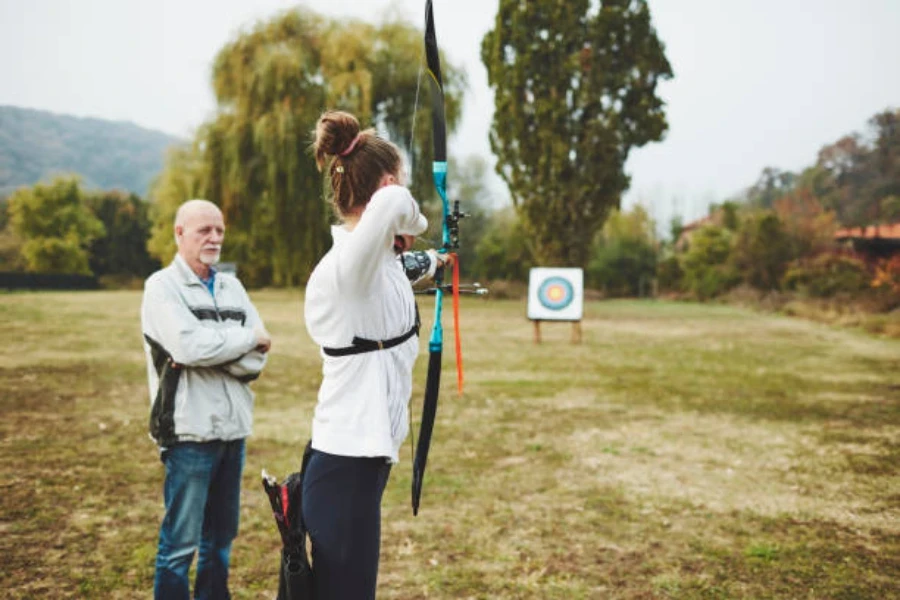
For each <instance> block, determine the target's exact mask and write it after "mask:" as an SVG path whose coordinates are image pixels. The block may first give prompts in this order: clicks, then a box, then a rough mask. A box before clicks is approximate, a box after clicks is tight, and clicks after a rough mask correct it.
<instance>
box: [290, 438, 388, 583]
mask: <svg viewBox="0 0 900 600" xmlns="http://www.w3.org/2000/svg"><path fill="white" fill-rule="evenodd" d="M390 473H391V465H390V463H389V462H388V461H387V459H386V458H385V457H379V458H368V457H351V456H336V455H334V454H327V453H325V452H320V451H318V450H313V452H312V456H311V457H310V459H309V464H308V465H307V466H306V471H305V472H304V475H303V521H304V523H305V524H306V528H307V529H308V530H309V536H310V539H311V540H312V563H313V581H314V586H315V598H316V600H369V599H372V600H374V598H375V587H376V583H377V579H378V557H379V554H380V545H381V496H382V494H383V493H384V488H385V485H386V484H387V480H388V476H389V475H390Z"/></svg>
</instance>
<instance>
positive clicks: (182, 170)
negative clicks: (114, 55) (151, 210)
mask: <svg viewBox="0 0 900 600" xmlns="http://www.w3.org/2000/svg"><path fill="white" fill-rule="evenodd" d="M421 46H422V34H421V32H420V31H418V30H416V29H415V28H414V27H412V26H410V25H409V24H405V23H399V22H392V23H387V24H384V25H382V26H380V27H376V26H374V25H370V24H367V23H363V22H360V21H354V20H349V21H348V20H346V19H341V20H339V21H338V20H327V19H325V18H323V17H321V16H319V15H317V14H315V13H313V12H310V11H309V10H306V9H297V10H293V11H290V12H286V13H283V14H281V15H279V16H277V17H275V18H273V19H272V20H270V21H267V22H261V23H258V24H257V25H256V26H255V27H254V28H253V29H252V30H250V31H247V32H244V33H242V34H240V35H239V36H238V37H237V38H236V39H234V40H233V41H231V42H230V43H228V44H227V45H226V46H225V47H224V48H222V50H220V52H219V53H218V55H217V57H216V60H215V63H214V66H213V78H212V80H213V91H214V93H215V96H216V100H217V104H218V109H217V114H216V116H215V117H214V118H213V119H212V120H211V121H210V122H208V123H206V124H204V125H203V126H202V127H201V128H200V129H199V130H198V134H197V139H196V140H195V142H194V145H193V147H192V148H189V149H188V148H186V149H183V150H182V151H181V154H179V155H175V156H174V157H170V163H169V165H168V166H167V170H168V171H172V174H171V175H168V174H166V173H164V174H163V176H162V177H161V178H160V180H159V182H158V185H157V187H156V188H155V189H154V198H155V199H156V200H157V202H159V203H160V205H161V206H160V208H159V210H158V214H159V215H163V214H165V215H166V216H169V215H171V214H173V211H174V207H175V206H177V204H179V203H180V202H181V201H183V200H185V199H187V198H186V197H185V195H184V193H183V192H186V191H187V190H188V189H190V190H191V191H192V192H194V191H196V192H197V193H196V195H200V196H203V197H206V198H208V199H209V200H211V201H213V202H215V203H216V204H218V205H219V206H220V207H221V208H222V211H223V213H224V215H225V220H226V224H227V227H228V233H227V236H226V240H227V241H226V247H225V258H226V259H228V260H234V261H236V262H238V263H239V268H240V270H241V274H242V277H243V278H245V279H247V281H248V283H250V284H253V285H262V284H275V285H295V284H298V283H303V282H305V280H306V278H307V276H308V275H309V272H310V270H311V269H312V266H313V265H314V264H315V262H316V261H317V260H318V258H319V257H321V255H322V254H323V253H324V252H325V250H326V249H327V247H328V246H329V245H330V236H329V235H328V227H327V226H328V223H329V221H330V219H331V208H330V207H329V206H328V205H327V203H326V202H324V200H323V185H322V180H321V175H320V174H319V173H318V171H317V170H316V167H315V162H314V160H313V158H312V155H311V153H310V144H311V142H312V131H313V130H314V128H315V123H316V120H317V119H318V117H319V115H320V114H321V113H322V112H323V111H324V110H326V109H330V108H337V109H343V110H348V111H350V112H352V113H354V114H355V115H357V116H358V117H359V119H360V121H361V123H362V125H363V126H364V127H366V126H371V125H375V126H377V127H378V128H379V129H381V130H383V131H385V132H386V133H387V134H389V135H390V136H391V137H392V138H393V139H394V141H395V142H397V143H398V145H401V146H403V147H410V148H411V151H410V153H411V154H413V155H415V154H416V153H419V152H421V148H424V147H426V146H427V143H426V142H427V141H428V140H427V139H426V138H425V137H424V136H423V135H417V136H416V140H414V141H410V140H408V139H403V137H402V135H401V133H402V132H404V131H406V132H409V131H412V118H413V113H414V110H413V106H414V103H415V95H416V77H417V72H418V60H419V56H420V55H421V49H420V48H421ZM449 96H450V98H451V103H452V104H453V105H454V107H455V106H458V99H457V96H458V92H454V91H452V89H451V92H450V94H449ZM398 106H399V107H403V108H404V109H407V108H408V113H405V112H398V111H397V110H396V107H398ZM424 112H426V113H427V107H426V110H425V111H424ZM457 113H458V111H451V114H450V117H449V120H450V125H451V126H452V125H454V124H455V122H456V117H457ZM420 118H429V117H428V116H427V114H426V115H421V116H420ZM407 136H408V134H407ZM410 144H411V146H410ZM429 152H430V151H429ZM428 168H429V169H430V164H429V165H428ZM416 169H417V170H418V169H419V167H418V165H416ZM179 188H181V189H179ZM157 230H158V233H157V234H156V235H155V237H154V244H155V245H156V246H160V245H163V244H164V243H163V242H162V240H164V239H165V238H166V236H168V237H171V233H170V232H171V220H164V219H163V218H162V216H160V220H159V221H158V225H157ZM167 243H168V242H165V244H167ZM167 248H168V249H169V250H171V246H168V247H167Z"/></svg>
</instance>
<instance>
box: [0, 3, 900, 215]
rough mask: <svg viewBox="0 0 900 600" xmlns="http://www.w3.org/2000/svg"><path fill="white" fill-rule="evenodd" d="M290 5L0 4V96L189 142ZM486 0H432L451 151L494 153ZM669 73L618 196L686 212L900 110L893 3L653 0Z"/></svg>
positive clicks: (899, 41)
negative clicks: (463, 90) (659, 134)
mask: <svg viewBox="0 0 900 600" xmlns="http://www.w3.org/2000/svg"><path fill="white" fill-rule="evenodd" d="M303 3H305V4H306V5H307V6H309V7H311V8H313V9H314V10H317V11H319V12H321V13H323V14H327V15H332V16H341V15H344V16H352V17H357V18H361V19H365V20H369V21H376V20H378V19H380V18H381V17H382V15H384V14H385V13H386V12H387V11H388V10H394V11H396V12H397V13H398V14H400V15H401V16H404V17H406V18H408V20H410V21H411V22H413V23H415V24H417V25H418V24H420V23H421V22H422V21H423V12H424V4H425V2H424V0H305V2H303ZM297 4H298V2H289V1H280V0H152V1H150V0H143V1H142V0H0V104H11V105H15V106H23V107H30V108H39V109H45V110H50V111H53V112H58V113H67V114H73V115H78V116H93V117H100V118H106V119H115V120H127V121H132V122H134V123H137V124H138V125H141V126H144V127H148V128H152V129H159V130H162V131H165V132H167V133H170V134H174V135H178V136H182V137H189V136H190V135H191V134H192V131H193V130H194V128H196V127H197V126H198V125H199V124H200V123H202V122H203V121H204V120H206V119H207V118H209V116H210V115H211V114H212V111H213V109H214V101H213V97H212V93H211V91H210V86H209V74H210V66H211V62H212V59H213V57H214V56H215V54H216V52H217V51H218V50H219V49H220V48H221V47H222V46H223V45H224V44H225V43H226V42H227V41H229V40H230V39H232V38H233V37H234V36H235V35H236V33H237V32H238V31H239V30H240V29H241V28H249V27H250V26H252V24H253V23H254V22H255V21H257V20H259V19H265V18H268V17H270V16H272V15H273V14H275V13H277V12H278V11H280V10H284V9H286V8H290V7H292V6H296V5H297ZM497 5H498V0H434V6H435V16H436V23H437V24H436V26H437V35H438V43H439V44H440V45H441V47H442V49H443V50H444V52H445V53H446V54H447V56H448V57H449V59H450V60H451V61H453V62H454V63H456V64H458V65H461V66H463V67H464V68H465V69H466V70H467V73H468V77H469V82H470V86H471V89H469V90H468V94H467V97H466V104H465V107H464V117H463V124H462V127H461V128H460V130H459V131H458V132H457V135H456V136H455V138H454V139H452V140H451V142H450V145H451V152H452V153H454V154H455V155H457V156H462V155H466V154H482V155H484V156H486V157H490V148H489V144H488V140H487V131H488V129H489V126H490V122H491V119H492V111H493V101H492V96H491V93H490V91H489V89H488V87H487V77H486V73H485V69H484V67H483V65H482V64H481V60H480V43H481V38H482V36H483V35H484V33H485V32H487V31H488V29H490V28H491V27H492V26H493V20H494V16H495V13H496V10H497ZM650 7H651V12H652V15H653V20H654V24H655V26H656V29H657V32H658V35H659V37H660V38H661V39H662V40H663V42H664V44H665V46H666V54H667V56H668V58H669V61H670V62H671V63H672V67H673V69H674V71H675V78H674V79H673V80H671V81H670V82H667V83H664V84H663V85H662V86H661V87H660V94H661V96H662V97H663V98H664V99H665V100H666V102H667V111H668V119H669V126H670V127H669V132H668V134H667V136H666V138H665V140H664V141H663V142H661V143H656V144H650V145H648V146H646V147H645V148H642V149H640V150H635V151H633V152H632V156H631V159H630V160H629V162H628V165H627V170H628V172H629V173H630V174H631V175H632V188H631V190H630V191H629V192H628V193H627V195H626V205H631V204H633V203H635V202H642V203H644V204H645V205H647V206H648V207H649V208H650V210H651V212H652V214H653V215H654V216H655V217H656V218H657V219H658V220H660V221H661V222H668V220H669V218H670V217H671V215H672V214H673V213H677V214H680V215H682V216H683V217H684V218H685V219H686V220H690V219H692V218H695V217H698V216H701V215H702V214H704V213H705V210H706V205H707V204H708V203H709V202H713V201H721V200H722V199H724V198H726V197H728V196H730V195H733V194H735V193H737V192H739V191H740V190H741V189H743V188H745V187H747V186H748V185H750V184H751V183H753V181H754V180H755V179H756V178H757V176H758V175H759V172H760V171H761V170H762V168H763V167H765V166H775V167H778V168H782V169H786V170H798V169H801V168H803V167H805V166H807V165H809V164H811V163H812V162H814V161H815V157H816V153H817V152H818V150H819V148H821V147H822V146H823V145H825V144H828V143H831V142H833V141H836V140H837V139H838V138H839V137H841V136H842V135H844V134H847V133H851V132H854V131H858V132H861V133H863V132H865V131H866V128H867V124H866V122H867V120H868V119H869V118H870V117H871V116H872V115H873V114H875V113H876V112H879V111H881V110H884V109H886V108H889V107H891V108H900V35H898V27H900V0H857V1H854V2H850V1H847V0H727V1H723V0H650Z"/></svg>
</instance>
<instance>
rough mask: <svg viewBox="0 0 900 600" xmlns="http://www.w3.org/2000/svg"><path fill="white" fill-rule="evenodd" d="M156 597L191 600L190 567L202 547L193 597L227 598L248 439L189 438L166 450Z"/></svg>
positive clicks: (220, 599) (164, 455) (155, 586)
mask: <svg viewBox="0 0 900 600" xmlns="http://www.w3.org/2000/svg"><path fill="white" fill-rule="evenodd" d="M161 458H162V461H163V464H164V465H165V467H166V481H165V485H164V488H163V498H164V500H165V503H166V514H165V517H163V522H162V525H161V527H160V529H159V547H158V549H157V553H156V577H155V580H154V590H155V594H154V597H155V598H156V599H157V600H162V599H164V600H188V599H189V598H190V590H189V587H190V586H189V582H188V571H189V570H190V567H191V562H192V561H193V560H194V553H195V552H197V551H198V550H199V557H198V559H197V579H196V581H195V582H194V597H195V598H204V599H215V600H222V599H228V598H230V594H229V592H228V562H229V558H230V555H231V542H232V541H233V540H234V538H235V537H237V532H238V520H239V517H240V512H239V511H240V494H241V471H242V470H243V468H244V440H235V441H230V442H221V441H216V442H204V443H194V442H184V443H179V444H175V445H174V446H172V447H171V448H168V449H166V451H165V452H164V453H163V455H162V457H161Z"/></svg>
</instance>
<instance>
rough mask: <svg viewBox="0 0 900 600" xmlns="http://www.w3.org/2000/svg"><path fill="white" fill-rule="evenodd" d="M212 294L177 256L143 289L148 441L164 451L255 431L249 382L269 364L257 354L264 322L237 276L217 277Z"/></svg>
mask: <svg viewBox="0 0 900 600" xmlns="http://www.w3.org/2000/svg"><path fill="white" fill-rule="evenodd" d="M213 289H214V294H213V295H211V294H210V292H209V289H208V288H207V287H206V285H205V284H204V283H203V282H202V281H201V280H200V278H199V277H198V276H197V274H196V273H194V272H193V271H192V270H191V268H190V267H189V266H188V264H187V263H186V262H185V261H184V259H183V258H182V257H181V256H180V255H176V256H175V260H173V261H172V263H171V264H170V265H169V266H168V267H166V268H164V269H161V270H159V271H157V272H156V273H154V274H153V275H151V276H150V277H149V278H148V279H147V281H146V282H145V284H144V299H143V303H142V305H141V325H142V330H143V334H144V351H145V353H146V355H147V377H148V381H149V387H150V405H151V410H150V435H151V437H152V438H153V439H154V440H156V442H157V444H159V446H160V447H161V448H165V447H167V446H171V445H172V444H174V443H177V442H184V441H193V442H205V441H212V440H224V441H229V440H237V439H242V438H245V437H247V436H249V435H250V434H251V432H252V428H253V392H252V391H251V390H250V386H249V385H248V383H249V382H250V381H252V380H253V379H256V378H257V377H258V376H259V374H260V372H261V371H262V369H263V367H264V366H265V363H266V355H265V354H263V353H261V352H259V351H257V350H256V349H255V348H256V334H255V332H254V328H256V327H262V320H261V319H260V317H259V313H257V311H256V308H254V306H253V304H252V303H251V302H250V298H249V296H248V295H247V292H246V290H245V289H244V286H243V285H241V282H240V281H238V279H237V278H236V277H233V276H232V275H229V274H225V273H216V278H215V286H214V288H213Z"/></svg>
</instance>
